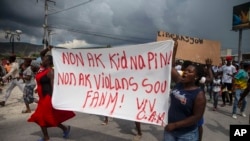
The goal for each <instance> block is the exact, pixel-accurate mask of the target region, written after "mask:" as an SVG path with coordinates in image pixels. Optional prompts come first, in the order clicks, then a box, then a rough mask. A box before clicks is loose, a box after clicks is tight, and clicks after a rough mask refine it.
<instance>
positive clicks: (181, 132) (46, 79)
mask: <svg viewBox="0 0 250 141" xmlns="http://www.w3.org/2000/svg"><path fill="white" fill-rule="evenodd" d="M51 48H52V46H48V47H47V48H46V49H44V50H42V51H41V53H40V55H41V59H42V61H41V62H36V61H34V60H32V59H30V58H23V63H21V64H18V63H17V62H16V56H15V55H11V56H10V57H9V60H8V64H6V66H1V68H0V69H1V70H0V71H1V72H0V75H1V77H0V93H1V95H0V96H1V97H0V106H1V108H5V107H6V106H11V105H10V104H9V103H8V102H9V101H8V99H9V97H11V95H12V93H13V91H12V90H13V89H14V88H15V87H16V86H17V87H18V89H19V90H20V91H21V92H22V93H23V100H22V102H23V104H24V106H25V109H24V110H22V109H20V114H30V117H29V118H28V119H27V122H34V123H36V124H37V125H38V126H39V128H40V129H41V133H42V137H40V138H39V139H38V140H39V141H49V140H51V137H53V135H50V134H49V131H50V130H48V128H50V127H58V128H59V129H61V131H62V138H65V139H68V138H70V134H71V126H70V125H64V123H63V122H65V121H67V120H71V119H72V118H74V117H75V113H74V111H66V110H58V109H55V108H53V106H52V93H53V83H54V70H53V59H52V55H49V53H48V52H50V50H51ZM177 50H178V42H177V41H175V44H174V48H173V58H172V69H171V86H170V87H171V91H170V101H171V102H170V106H169V111H168V123H167V125H165V127H164V131H162V138H163V140H164V141H178V140H180V139H183V140H192V141H195V140H199V141H202V136H203V135H204V132H205V131H204V130H203V125H204V123H206V118H205V117H204V113H205V112H217V114H220V111H221V110H223V108H225V107H231V109H232V111H231V113H230V115H231V117H230V118H233V119H235V120H237V119H238V116H241V117H244V118H246V117H247V113H246V109H247V101H246V95H247V94H248V92H249V90H250V86H249V85H250V79H249V74H248V73H249V72H250V63H249V62H246V61H244V60H243V61H242V62H237V63H236V62H235V61H234V60H233V58H232V57H231V56H227V57H226V58H225V59H222V62H221V64H220V65H214V64H213V60H212V59H211V58H207V59H206V60H204V62H205V63H204V64H201V63H197V62H193V61H190V60H182V59H178V58H176V57H175V53H176V51H177ZM7 65H8V66H7ZM243 93H244V95H242V94H243ZM183 96H184V98H183ZM208 103H211V104H212V105H213V107H211V109H210V110H209V111H207V110H206V105H207V104H208ZM30 104H36V105H37V107H36V108H35V109H32V108H30V106H29V105H30ZM0 110H1V109H0ZM103 118H104V121H103V122H102V121H101V122H100V124H101V125H103V126H108V125H109V123H110V121H113V120H115V119H114V118H112V117H108V116H103ZM97 122H99V121H97ZM134 124H135V129H136V132H137V133H136V134H135V136H134V137H133V138H132V140H134V141H139V140H143V138H142V137H143V132H144V131H143V129H141V124H143V123H140V122H136V121H135V122H134ZM145 132H150V131H145ZM0 140H1V139H0Z"/></svg>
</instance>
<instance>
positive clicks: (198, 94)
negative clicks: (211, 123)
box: [163, 41, 206, 141]
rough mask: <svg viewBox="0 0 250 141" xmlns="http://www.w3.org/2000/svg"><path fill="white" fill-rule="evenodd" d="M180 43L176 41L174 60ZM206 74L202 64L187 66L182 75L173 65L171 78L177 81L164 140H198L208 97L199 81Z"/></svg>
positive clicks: (173, 60) (171, 97) (171, 96)
mask: <svg viewBox="0 0 250 141" xmlns="http://www.w3.org/2000/svg"><path fill="white" fill-rule="evenodd" d="M177 46H178V43H177V41H175V45H174V50H173V59H172V62H175V55H176V51H177ZM202 76H204V69H203V68H202V67H201V66H198V65H195V64H191V65H189V66H188V67H187V68H185V70H184V72H183V75H182V76H181V75H180V74H179V73H178V72H177V70H176V69H175V68H174V67H172V70H171V79H172V81H174V82H175V83H176V85H175V87H174V88H173V89H172V90H171V93H170V101H171V103H170V107H169V111H168V124H167V125H166V126H165V128H164V129H165V130H164V138H163V140H164V141H177V140H180V139H182V140H198V138H199V133H198V124H197V123H198V121H199V120H200V119H202V116H203V114H204V111H205V107H206V97H205V94H204V92H203V91H202V89H201V88H200V87H199V81H200V79H201V78H202Z"/></svg>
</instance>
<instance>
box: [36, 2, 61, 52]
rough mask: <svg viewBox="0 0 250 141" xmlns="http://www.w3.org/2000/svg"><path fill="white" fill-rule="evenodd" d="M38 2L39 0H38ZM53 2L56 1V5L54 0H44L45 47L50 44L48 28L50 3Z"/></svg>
mask: <svg viewBox="0 0 250 141" xmlns="http://www.w3.org/2000/svg"><path fill="white" fill-rule="evenodd" d="M37 2H38V0H37ZM49 2H51V3H54V5H56V2H55V1H53V0H44V11H45V14H44V24H43V29H44V34H43V41H42V43H43V48H44V49H45V48H46V47H47V45H48V36H47V35H48V34H47V30H48V7H49V5H48V3H49Z"/></svg>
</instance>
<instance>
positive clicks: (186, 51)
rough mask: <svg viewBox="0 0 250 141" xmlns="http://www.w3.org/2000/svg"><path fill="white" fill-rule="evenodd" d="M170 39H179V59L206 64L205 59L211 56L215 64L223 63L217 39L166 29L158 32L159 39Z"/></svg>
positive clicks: (177, 54) (177, 55) (177, 56)
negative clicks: (186, 34) (170, 31)
mask: <svg viewBox="0 0 250 141" xmlns="http://www.w3.org/2000/svg"><path fill="white" fill-rule="evenodd" d="M169 39H177V41H178V49H177V53H176V58H177V59H182V60H190V61H193V62H197V63H201V64H205V60H206V59H207V58H210V59H212V61H213V65H219V64H220V63H221V59H220V43H219V42H217V41H210V40H204V39H199V38H193V37H188V36H184V35H176V34H171V33H168V32H164V31H159V32H158V34H157V41H163V40H169Z"/></svg>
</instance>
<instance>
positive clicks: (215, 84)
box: [212, 72, 221, 111]
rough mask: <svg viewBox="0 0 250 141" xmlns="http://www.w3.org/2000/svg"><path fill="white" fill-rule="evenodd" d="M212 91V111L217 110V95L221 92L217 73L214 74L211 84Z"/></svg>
mask: <svg viewBox="0 0 250 141" xmlns="http://www.w3.org/2000/svg"><path fill="white" fill-rule="evenodd" d="M212 90H213V99H214V101H213V105H214V108H213V111H216V110H217V105H218V99H219V95H220V92H221V79H220V78H219V74H218V72H216V73H214V79H213V83H212Z"/></svg>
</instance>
